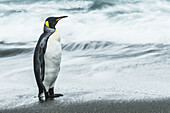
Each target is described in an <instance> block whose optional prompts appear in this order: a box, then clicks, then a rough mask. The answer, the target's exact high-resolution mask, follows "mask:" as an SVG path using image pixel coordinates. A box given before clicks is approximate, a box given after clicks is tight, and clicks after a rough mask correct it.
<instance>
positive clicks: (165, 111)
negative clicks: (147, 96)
mask: <svg viewBox="0 0 170 113" xmlns="http://www.w3.org/2000/svg"><path fill="white" fill-rule="evenodd" d="M0 113H170V99H162V100H137V101H114V100H98V101H88V102H60V101H58V100H57V99H55V100H50V101H47V102H37V103H34V104H32V105H29V106H28V105H27V106H22V107H18V108H13V109H3V110H0Z"/></svg>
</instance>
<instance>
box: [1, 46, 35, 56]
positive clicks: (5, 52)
mask: <svg viewBox="0 0 170 113" xmlns="http://www.w3.org/2000/svg"><path fill="white" fill-rule="evenodd" d="M31 51H33V48H10V49H0V57H1V58H2V57H12V56H16V55H19V54H25V53H29V52H31Z"/></svg>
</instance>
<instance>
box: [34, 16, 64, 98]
mask: <svg viewBox="0 0 170 113" xmlns="http://www.w3.org/2000/svg"><path fill="white" fill-rule="evenodd" d="M66 17H67V16H61V17H48V18H47V19H46V20H45V23H44V32H43V33H42V35H41V36H40V38H39V40H38V42H37V45H36V47H35V50H34V56H33V65H34V74H35V79H36V82H37V86H38V89H39V93H38V98H39V99H40V100H42V99H43V94H44V95H45V99H46V100H47V99H49V98H56V97H60V96H63V95H62V94H54V84H55V81H56V79H57V76H58V74H59V71H60V62H61V55H62V48H61V43H60V36H59V34H58V32H57V30H56V28H55V26H56V24H57V23H58V21H59V20H61V19H63V18H66Z"/></svg>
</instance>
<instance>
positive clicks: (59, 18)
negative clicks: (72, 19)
mask: <svg viewBox="0 0 170 113" xmlns="http://www.w3.org/2000/svg"><path fill="white" fill-rule="evenodd" d="M66 17H68V16H61V17H58V18H57V19H56V21H59V20H61V19H63V18H66Z"/></svg>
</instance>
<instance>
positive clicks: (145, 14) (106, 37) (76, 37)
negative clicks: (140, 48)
mask: <svg viewBox="0 0 170 113" xmlns="http://www.w3.org/2000/svg"><path fill="white" fill-rule="evenodd" d="M169 12H170V1H168V0H149V1H148V0H134V1H131V0H114V1H112V0H63V1H62V0H36V1H33V0H30V1H22V0H15V1H13V0H7V1H5V0H1V2H0V24H1V25H4V23H5V26H1V27H0V31H1V36H0V41H5V42H10V43H11V42H30V41H37V40H38V38H39V36H40V34H41V33H42V30H43V23H44V20H45V19H46V18H47V17H49V16H61V15H68V16H69V18H67V19H65V20H62V21H61V22H59V23H58V25H57V29H58V31H59V32H60V34H61V38H62V42H63V43H68V42H75V41H82V42H83V41H110V42H115V43H127V44H146V43H156V44H158V43H163V44H169V43H170V34H169V29H170V27H169V26H170V20H169V18H170V13H169ZM8 32H9V33H8Z"/></svg>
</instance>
